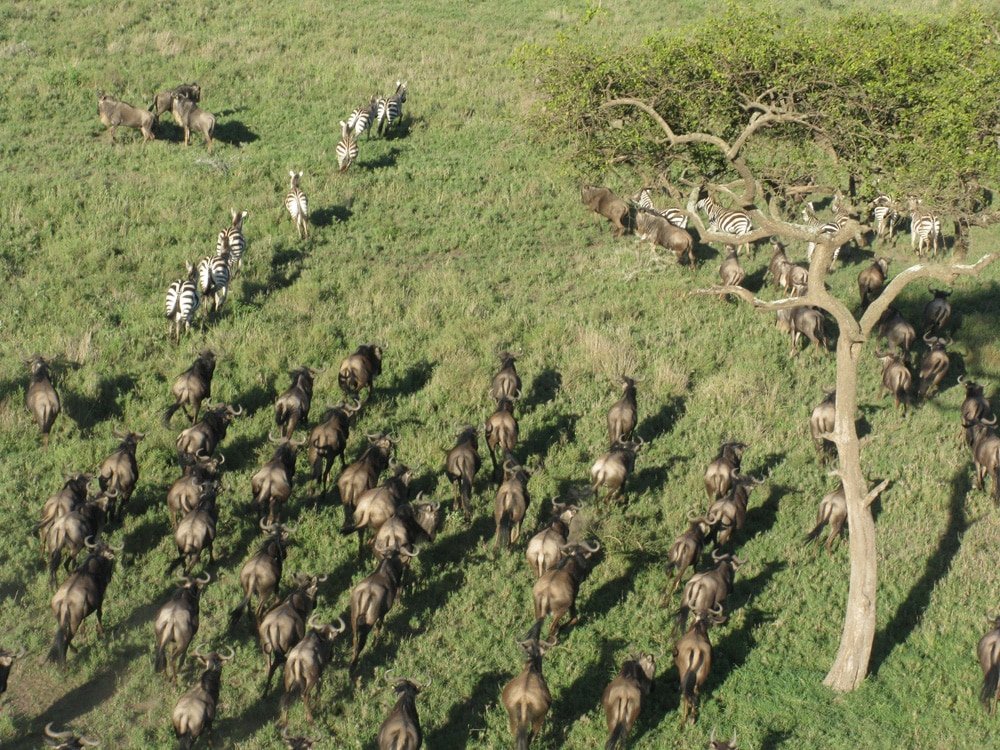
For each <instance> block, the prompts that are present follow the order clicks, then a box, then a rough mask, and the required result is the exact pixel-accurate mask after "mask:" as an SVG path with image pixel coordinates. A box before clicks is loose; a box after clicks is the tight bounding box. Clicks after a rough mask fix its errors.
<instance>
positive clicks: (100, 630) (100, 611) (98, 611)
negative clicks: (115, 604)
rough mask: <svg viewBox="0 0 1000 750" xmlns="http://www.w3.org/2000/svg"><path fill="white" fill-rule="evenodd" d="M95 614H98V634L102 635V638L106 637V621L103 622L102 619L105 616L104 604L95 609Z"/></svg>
mask: <svg viewBox="0 0 1000 750" xmlns="http://www.w3.org/2000/svg"><path fill="white" fill-rule="evenodd" d="M94 614H95V615H96V616H97V634H98V635H99V636H101V638H103V637H104V623H103V622H101V619H102V618H103V617H104V612H103V609H102V606H98V607H97V609H96V610H95V612H94Z"/></svg>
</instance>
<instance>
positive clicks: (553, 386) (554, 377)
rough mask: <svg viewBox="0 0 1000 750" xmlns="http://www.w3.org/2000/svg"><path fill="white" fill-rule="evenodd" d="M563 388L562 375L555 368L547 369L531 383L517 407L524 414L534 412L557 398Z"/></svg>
mask: <svg viewBox="0 0 1000 750" xmlns="http://www.w3.org/2000/svg"><path fill="white" fill-rule="evenodd" d="M560 388H562V374H561V373H560V372H559V371H558V370H556V369H555V368H554V367H546V368H545V369H544V370H542V371H541V372H540V373H538V375H537V376H536V377H535V379H534V380H532V381H531V387H530V388H529V389H528V392H527V393H526V394H524V398H522V399H521V400H520V401H518V403H517V406H518V409H519V410H520V411H521V413H522V414H528V413H530V412H532V411H534V410H535V409H536V408H538V407H539V406H541V405H542V404H546V403H548V402H549V401H551V400H552V399H554V398H555V397H556V394H557V393H559V389H560Z"/></svg>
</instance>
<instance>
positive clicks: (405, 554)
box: [399, 547, 420, 557]
mask: <svg viewBox="0 0 1000 750" xmlns="http://www.w3.org/2000/svg"><path fill="white" fill-rule="evenodd" d="M399 554H400V555H402V556H403V557H416V556H417V555H419V554H420V548H419V547H414V548H413V549H412V550H408V549H406V548H405V547H400V549H399Z"/></svg>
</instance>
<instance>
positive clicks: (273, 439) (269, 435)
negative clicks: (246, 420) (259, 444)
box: [267, 432, 284, 443]
mask: <svg viewBox="0 0 1000 750" xmlns="http://www.w3.org/2000/svg"><path fill="white" fill-rule="evenodd" d="M267 439H268V442H271V443H280V442H281V441H282V440H284V438H280V437H277V438H276V437H275V436H274V434H273V433H272V432H268V433H267Z"/></svg>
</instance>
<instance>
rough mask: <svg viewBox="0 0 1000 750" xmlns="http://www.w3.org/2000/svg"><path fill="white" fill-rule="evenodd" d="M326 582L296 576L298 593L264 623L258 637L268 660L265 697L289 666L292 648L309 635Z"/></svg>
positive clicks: (267, 616)
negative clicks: (276, 674) (284, 666)
mask: <svg viewBox="0 0 1000 750" xmlns="http://www.w3.org/2000/svg"><path fill="white" fill-rule="evenodd" d="M325 580H326V576H325V575H323V576H311V575H307V574H304V573H298V574H296V576H295V582H296V584H297V587H296V589H295V590H294V591H293V592H292V593H291V594H289V595H288V596H287V597H285V600H284V601H283V602H282V603H281V604H279V605H278V606H277V607H275V608H274V609H272V610H271V611H270V612H268V613H267V614H266V615H264V619H263V620H261V621H260V627H258V628H257V635H258V636H259V638H260V649H261V651H263V652H264V655H265V656H266V657H267V678H266V679H265V680H264V695H267V693H268V691H269V690H270V689H271V678H272V677H273V676H274V672H275V670H277V668H278V667H279V666H281V665H282V664H283V663H284V662H285V659H286V657H287V656H288V653H289V652H290V651H291V650H292V647H293V646H295V644H297V643H298V642H299V641H301V640H302V637H303V636H304V635H305V634H306V623H307V622H308V621H309V617H310V615H312V611H313V607H315V606H316V596H317V593H318V591H319V584H320V583H322V582H323V581H325Z"/></svg>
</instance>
